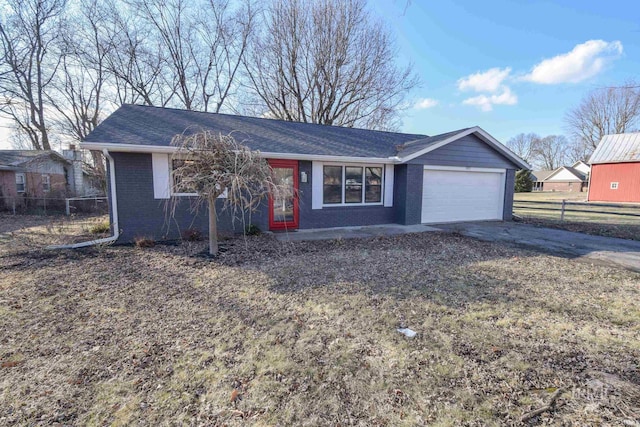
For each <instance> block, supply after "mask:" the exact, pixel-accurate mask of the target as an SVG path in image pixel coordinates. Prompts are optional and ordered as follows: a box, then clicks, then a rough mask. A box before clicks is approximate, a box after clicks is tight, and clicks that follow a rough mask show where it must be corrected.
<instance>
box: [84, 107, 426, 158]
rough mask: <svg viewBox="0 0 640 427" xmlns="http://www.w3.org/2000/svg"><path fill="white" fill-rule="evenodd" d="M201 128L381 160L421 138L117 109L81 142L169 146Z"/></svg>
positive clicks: (307, 150) (287, 148) (294, 149)
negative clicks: (181, 135)
mask: <svg viewBox="0 0 640 427" xmlns="http://www.w3.org/2000/svg"><path fill="white" fill-rule="evenodd" d="M201 129H207V130H211V131H214V132H220V133H223V134H228V133H232V132H233V134H234V136H235V138H236V139H237V140H239V141H241V142H243V143H244V144H245V145H247V146H248V147H249V148H251V149H252V150H260V151H262V152H272V153H294V154H307V155H328V156H352V157H378V158H386V157H392V156H395V155H396V154H397V151H398V149H397V147H398V146H401V145H403V144H406V143H408V142H410V141H416V140H424V139H425V138H428V137H427V136H426V135H416V134H405V133H395V132H382V131H372V130H366V129H355V128H344V127H338V126H327V125H318V124H311V123H299V122H287V121H283V120H274V119H266V118H258V117H244V116H235V115H228V114H218V113H203V112H196V111H187V110H178V109H171V108H159V107H149V106H141V105H123V106H121V107H120V108H118V109H117V110H116V111H115V112H114V113H113V114H111V115H110V116H109V117H108V118H107V119H106V120H104V121H103V122H102V123H101V124H100V125H99V126H98V127H97V128H96V129H95V130H94V131H93V132H91V134H89V135H88V136H87V137H86V138H85V140H84V141H85V142H96V143H119V144H132V145H145V146H151V145H156V146H169V145H170V144H171V139H172V137H173V136H174V135H177V134H182V133H185V132H186V133H189V132H197V131H200V130H201Z"/></svg>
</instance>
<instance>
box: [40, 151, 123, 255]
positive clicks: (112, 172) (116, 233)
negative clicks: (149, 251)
mask: <svg viewBox="0 0 640 427" xmlns="http://www.w3.org/2000/svg"><path fill="white" fill-rule="evenodd" d="M102 154H104V157H105V158H106V159H107V162H108V163H109V184H110V185H109V188H110V193H111V214H112V218H113V224H112V227H113V235H112V236H109V237H105V238H103V239H97V240H89V241H88V242H81V243H74V244H72V245H51V246H47V247H45V249H77V248H85V247H87V246H94V245H101V244H105V243H113V242H115V241H116V240H118V238H119V237H120V228H119V226H118V199H117V197H116V167H115V162H114V161H113V157H111V154H109V151H108V150H107V149H106V148H105V149H103V150H102Z"/></svg>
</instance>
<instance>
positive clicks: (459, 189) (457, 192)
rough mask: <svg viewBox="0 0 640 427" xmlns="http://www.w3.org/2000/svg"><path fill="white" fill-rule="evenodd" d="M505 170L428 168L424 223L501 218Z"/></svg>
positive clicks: (424, 188)
mask: <svg viewBox="0 0 640 427" xmlns="http://www.w3.org/2000/svg"><path fill="white" fill-rule="evenodd" d="M504 179H505V171H504V170H499V169H498V170H496V169H490V170H486V171H483V170H480V169H475V170H433V169H425V171H424V183H423V189H422V222H423V223H437V222H455V221H480V220H492V219H493V220H495V219H502V213H503V201H504V185H505V183H504Z"/></svg>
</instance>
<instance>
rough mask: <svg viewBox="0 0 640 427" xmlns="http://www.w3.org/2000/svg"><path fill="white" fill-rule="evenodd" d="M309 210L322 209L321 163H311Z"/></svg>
mask: <svg viewBox="0 0 640 427" xmlns="http://www.w3.org/2000/svg"><path fill="white" fill-rule="evenodd" d="M311 209H322V163H321V162H312V163H311Z"/></svg>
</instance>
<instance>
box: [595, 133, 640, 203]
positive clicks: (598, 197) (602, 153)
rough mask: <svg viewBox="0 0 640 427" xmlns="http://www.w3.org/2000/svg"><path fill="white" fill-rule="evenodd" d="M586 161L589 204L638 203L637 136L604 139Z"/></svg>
mask: <svg viewBox="0 0 640 427" xmlns="http://www.w3.org/2000/svg"><path fill="white" fill-rule="evenodd" d="M589 161H590V163H591V165H592V166H591V168H592V169H591V185H590V188H589V201H602V202H635V203H640V133H623V134H617V135H606V136H604V137H603V138H602V140H601V141H600V143H599V144H598V147H597V148H596V150H595V151H594V152H593V155H592V156H591V159H590V160H589Z"/></svg>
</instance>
